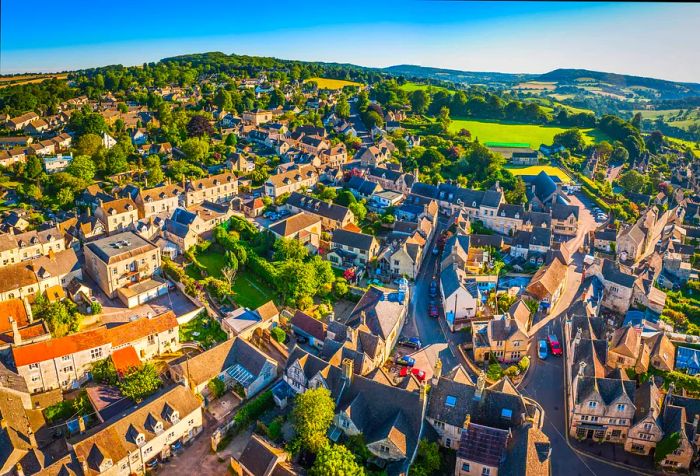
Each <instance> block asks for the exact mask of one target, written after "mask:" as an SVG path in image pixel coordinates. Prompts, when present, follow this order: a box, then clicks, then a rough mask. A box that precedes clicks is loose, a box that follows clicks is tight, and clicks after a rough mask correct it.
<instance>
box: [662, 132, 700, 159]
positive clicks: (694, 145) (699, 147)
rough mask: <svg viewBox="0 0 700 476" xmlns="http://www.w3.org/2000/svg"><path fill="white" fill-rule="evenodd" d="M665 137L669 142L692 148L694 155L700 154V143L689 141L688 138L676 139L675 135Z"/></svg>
mask: <svg viewBox="0 0 700 476" xmlns="http://www.w3.org/2000/svg"><path fill="white" fill-rule="evenodd" d="M666 139H667V140H670V141H671V142H675V143H676V144H681V145H685V146H688V147H690V148H691V149H692V151H693V152H695V155H697V156H700V144H698V143H696V142H691V141H689V140H683V139H676V138H675V137H668V136H666Z"/></svg>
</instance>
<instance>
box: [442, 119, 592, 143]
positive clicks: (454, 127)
mask: <svg viewBox="0 0 700 476" xmlns="http://www.w3.org/2000/svg"><path fill="white" fill-rule="evenodd" d="M460 129H467V130H468V131H469V132H471V134H472V137H473V138H478V139H479V142H481V143H484V142H523V143H527V144H530V147H532V148H533V149H539V147H540V145H542V144H545V145H550V144H551V143H552V141H553V140H554V136H555V135H557V134H559V133H561V132H564V131H565V130H567V129H566V128H563V127H552V126H540V125H534V124H511V123H505V122H492V121H475V120H467V119H454V120H453V121H452V122H451V123H450V132H458V131H459V130H460ZM581 132H583V134H584V138H585V140H586V142H587V143H589V144H592V143H595V142H599V141H600V140H602V139H603V137H604V136H603V135H602V134H601V133H600V132H599V131H597V130H594V129H583V130H582V131H581Z"/></svg>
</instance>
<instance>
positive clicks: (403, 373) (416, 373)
mask: <svg viewBox="0 0 700 476" xmlns="http://www.w3.org/2000/svg"><path fill="white" fill-rule="evenodd" d="M408 373H409V368H408V367H402V368H401V370H400V371H399V376H401V377H407V376H408ZM410 373H411V374H413V376H414V377H416V378H417V379H418V381H420V382H423V381H424V380H425V372H424V371H423V370H421V369H415V368H412V369H411V370H410Z"/></svg>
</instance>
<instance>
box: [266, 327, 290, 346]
mask: <svg viewBox="0 0 700 476" xmlns="http://www.w3.org/2000/svg"><path fill="white" fill-rule="evenodd" d="M270 334H272V337H273V339H275V340H276V341H277V342H279V343H280V344H284V341H285V340H287V333H286V332H284V331H283V330H282V328H280V327H273V328H272V330H270Z"/></svg>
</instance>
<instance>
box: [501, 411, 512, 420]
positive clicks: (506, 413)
mask: <svg viewBox="0 0 700 476" xmlns="http://www.w3.org/2000/svg"><path fill="white" fill-rule="evenodd" d="M501 416H502V417H503V418H506V419H508V420H510V419H511V417H512V416H513V410H511V409H510V408H504V409H503V410H501Z"/></svg>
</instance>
